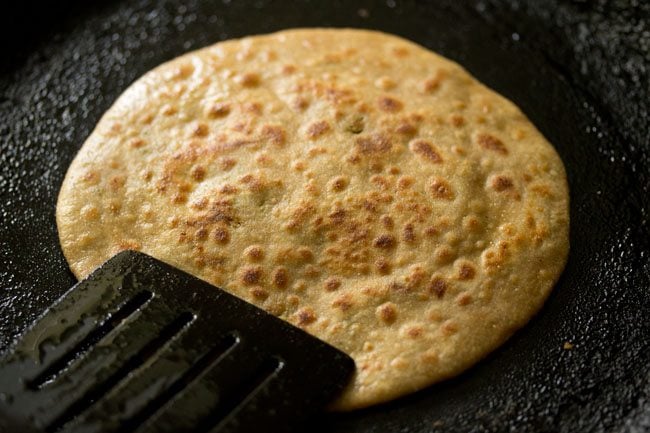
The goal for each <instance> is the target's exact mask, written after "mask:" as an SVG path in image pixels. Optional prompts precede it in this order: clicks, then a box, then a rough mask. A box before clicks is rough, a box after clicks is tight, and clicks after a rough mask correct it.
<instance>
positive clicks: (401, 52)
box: [393, 47, 410, 58]
mask: <svg viewBox="0 0 650 433" xmlns="http://www.w3.org/2000/svg"><path fill="white" fill-rule="evenodd" d="M409 54H410V52H409V50H408V48H405V47H395V48H393V55H395V57H398V58H403V57H407V56H408V55H409Z"/></svg>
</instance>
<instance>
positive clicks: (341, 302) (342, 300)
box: [332, 293, 354, 311]
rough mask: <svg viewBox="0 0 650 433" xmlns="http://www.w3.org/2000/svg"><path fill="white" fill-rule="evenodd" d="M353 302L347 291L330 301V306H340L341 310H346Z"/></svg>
mask: <svg viewBox="0 0 650 433" xmlns="http://www.w3.org/2000/svg"><path fill="white" fill-rule="evenodd" d="M353 305H354V303H353V302H352V296H351V295H350V294H348V293H345V294H343V295H341V296H339V297H337V298H336V299H334V301H333V302H332V306H333V307H335V308H340V309H341V311H348V310H349V309H350V308H352V306H353Z"/></svg>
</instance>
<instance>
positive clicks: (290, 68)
mask: <svg viewBox="0 0 650 433" xmlns="http://www.w3.org/2000/svg"><path fill="white" fill-rule="evenodd" d="M297 70H298V68H296V66H295V65H284V66H282V73H283V74H284V75H291V74H293V73H294V72H296V71H297Z"/></svg>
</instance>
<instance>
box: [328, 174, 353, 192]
mask: <svg viewBox="0 0 650 433" xmlns="http://www.w3.org/2000/svg"><path fill="white" fill-rule="evenodd" d="M348 183H349V180H348V178H347V177H345V176H336V177H335V178H334V179H332V180H331V181H330V189H331V190H332V191H336V192H340V191H343V190H344V189H345V188H346V187H347V186H348Z"/></svg>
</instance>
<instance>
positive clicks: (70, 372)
mask: <svg viewBox="0 0 650 433" xmlns="http://www.w3.org/2000/svg"><path fill="white" fill-rule="evenodd" d="M353 370H354V362H353V361H352V359H351V358H350V357H348V356H347V355H345V354H344V353H342V352H340V351H338V350H337V349H335V348H333V347H332V346H329V345H328V344H326V343H324V342H322V341H320V340H318V339H316V338H314V337H312V336H310V335H309V334H307V333H306V332H304V331H302V330H301V329H298V328H296V327H293V326H292V325H290V324H288V323H286V322H284V321H282V320H280V319H277V318H276V317H273V316H272V315H270V314H268V313H266V312H264V311H263V310H260V309H259V308H257V307H255V306H253V305H251V304H249V303H247V302H245V301H243V300H241V299H239V298H237V297H235V296H232V295H230V294H228V293H226V292H224V291H223V290H221V289H218V288H216V287H214V286H211V285H210V284H208V283H206V282H204V281H201V280H199V279H197V278H195V277H192V276H191V275H189V274H186V273H184V272H182V271H180V270H178V269H175V268H173V267H171V266H169V265H166V264H164V263H162V262H160V261H158V260H156V259H153V258H151V257H149V256H146V255H144V254H141V253H137V252H133V251H125V252H122V253H120V254H118V255H117V256H115V257H113V258H112V259H110V260H109V261H108V262H106V263H105V264H104V265H102V266H101V267H100V268H98V269H97V270H96V271H95V272H94V273H93V274H92V275H91V276H90V277H88V278H87V279H85V280H83V281H81V282H79V283H78V284H76V285H75V286H74V287H73V288H72V289H70V291H68V292H67V293H66V294H65V295H64V296H63V297H62V298H61V299H60V300H59V301H57V303H56V304H55V305H54V306H52V307H51V308H50V309H49V310H48V311H47V312H46V313H45V314H44V315H43V316H42V317H41V318H40V319H39V320H38V321H36V323H35V324H34V325H33V326H32V327H31V328H30V329H29V330H28V331H27V332H26V333H25V334H24V335H23V336H22V337H21V338H20V339H19V340H17V341H16V342H15V343H14V344H13V345H12V346H11V347H10V349H9V350H8V352H7V353H5V355H4V358H3V359H2V360H0V431H3V432H12V433H13V432H48V433H49V432H57V431H63V432H102V433H104V432H106V433H110V432H120V433H122V432H124V433H128V432H142V433H144V432H148V433H153V432H197V433H198V432H201V433H205V432H285V431H286V432H288V431H292V430H293V429H295V428H297V427H298V426H299V425H300V424H301V422H302V421H304V420H305V419H306V418H307V417H309V416H310V415H313V414H314V413H315V412H316V411H318V410H320V409H322V408H323V407H324V406H325V405H326V404H327V403H328V402H330V401H331V400H332V399H333V398H334V397H335V396H336V395H337V394H338V393H339V392H340V391H341V390H342V389H343V387H344V386H345V385H346V383H347V381H348V380H349V378H350V376H351V374H352V371H353Z"/></svg>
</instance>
